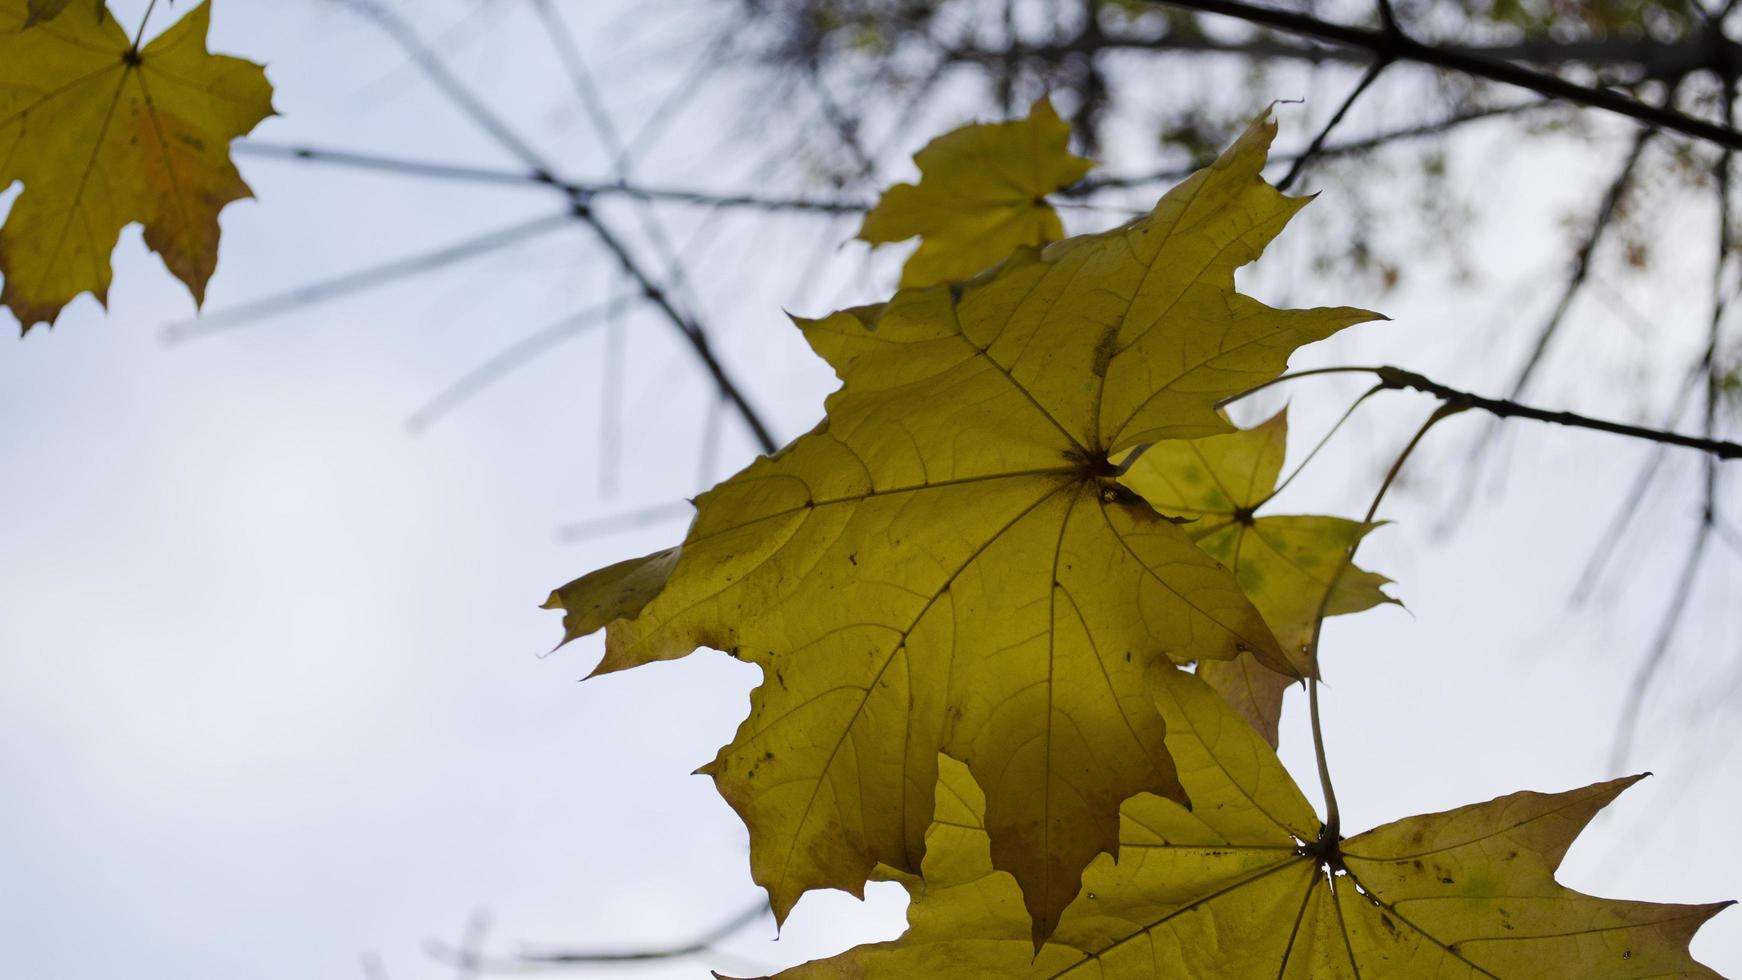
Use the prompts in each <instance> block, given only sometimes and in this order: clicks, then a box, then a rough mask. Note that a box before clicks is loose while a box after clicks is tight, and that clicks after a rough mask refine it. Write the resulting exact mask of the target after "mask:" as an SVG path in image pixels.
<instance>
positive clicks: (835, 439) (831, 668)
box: [550, 119, 1375, 942]
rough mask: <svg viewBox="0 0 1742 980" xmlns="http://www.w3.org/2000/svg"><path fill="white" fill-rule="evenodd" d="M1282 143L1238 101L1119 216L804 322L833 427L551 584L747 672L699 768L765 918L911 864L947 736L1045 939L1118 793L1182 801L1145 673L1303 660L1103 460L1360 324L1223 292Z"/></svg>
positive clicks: (1184, 423)
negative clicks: (1234, 121) (1308, 346)
mask: <svg viewBox="0 0 1742 980" xmlns="http://www.w3.org/2000/svg"><path fill="white" fill-rule="evenodd" d="M1274 134H1275V126H1274V124H1273V123H1271V122H1270V121H1269V120H1268V119H1261V120H1259V121H1258V122H1255V123H1254V124H1253V125H1252V127H1251V128H1250V129H1249V130H1248V131H1247V132H1246V134H1245V135H1244V136H1242V137H1241V139H1240V140H1239V141H1238V142H1237V143H1236V144H1235V145H1234V146H1233V147H1232V148H1230V149H1229V150H1228V151H1227V152H1226V153H1225V154H1224V155H1223V156H1222V158H1221V159H1220V160H1218V161H1217V162H1216V163H1215V164H1214V165H1213V166H1211V167H1207V168H1205V169H1204V170H1201V171H1199V172H1198V173H1197V174H1195V175H1193V176H1192V177H1191V178H1189V179H1188V180H1187V181H1186V182H1185V183H1183V184H1181V185H1180V186H1179V187H1177V188H1175V189H1174V190H1173V191H1171V192H1169V193H1168V195H1167V196H1166V197H1164V198H1163V199H1162V200H1161V201H1160V203H1158V204H1157V205H1156V207H1155V210H1154V211H1153V212H1152V213H1151V214H1149V215H1147V216H1145V217H1142V218H1139V219H1137V220H1135V221H1132V222H1131V223H1129V224H1126V225H1124V226H1121V227H1119V228H1116V229H1113V230H1112V231H1109V232H1106V233H1104V234H1099V235H1088V236H1081V237H1078V238H1073V239H1069V240H1066V241H1063V242H1058V243H1054V244H1053V245H1051V246H1048V247H1047V248H1046V249H1045V250H1044V251H1042V252H1038V253H1037V252H1034V251H1032V250H1029V251H1022V252H1018V253H1017V254H1016V255H1015V256H1013V257H1012V258H1011V259H1010V260H1009V261H1007V262H1006V263H1004V264H1003V265H1002V266H1000V267H999V268H998V269H997V270H996V271H995V272H993V273H989V274H987V275H986V276H984V277H982V278H980V279H978V280H976V281H973V282H970V283H968V284H966V285H965V286H961V287H932V288H926V289H913V290H904V291H902V292H901V293H899V294H897V295H896V297H895V298H894V299H893V300H891V301H890V302H889V303H887V304H885V305H882V306H876V307H863V308H858V309H854V310H848V311H845V312H842V313H837V314H834V315H833V316H830V317H827V318H824V319H821V320H801V321H799V325H800V327H801V329H802V330H803V331H804V334H805V337H806V338H807V339H808V340H809V341H810V343H811V346H812V347H813V348H815V350H816V351H817V353H819V354H820V355H822V356H823V357H824V358H825V359H827V360H828V361H829V363H830V364H831V365H833V366H834V368H835V370H836V372H837V373H838V374H839V375H840V377H841V379H842V387H841V389H840V390H839V391H837V392H835V393H834V394H833V395H831V396H830V397H829V399H828V401H827V417H826V418H825V419H824V421H823V422H822V423H820V424H819V425H818V426H817V427H816V428H815V429H814V430H813V431H812V432H811V433H809V434H808V435H805V436H803V437H801V438H799V439H798V440H797V441H795V442H794V443H792V444H791V445H790V446H788V447H787V448H786V449H784V450H782V451H781V452H779V453H777V454H775V455H773V456H771V457H766V458H763V459H759V460H757V461H756V462H755V463H753V464H751V465H750V466H749V467H748V468H747V469H745V470H744V471H743V472H741V473H739V474H738V475H736V476H734V477H732V478H731V479H729V480H727V481H725V482H724V483H722V484H720V485H719V486H717V487H715V488H714V489H712V490H710V491H708V492H707V493H705V494H702V495H701V496H700V497H699V498H698V499H697V501H696V505H697V514H696V518H695V521H694V523H693V524H692V526H691V527H690V530H689V534H688V536H687V537H686V538H685V540H684V543H683V544H682V546H681V549H679V550H678V551H676V552H669V551H668V552H662V553H660V554H658V555H653V556H649V557H648V558H645V559H637V560H634V561H630V562H624V563H620V564H618V565H614V566H612V567H611V568H608V569H604V570H601V571H599V572H595V573H594V574H592V575H589V576H586V577H583V578H581V579H579V580H577V581H575V582H573V583H570V584H569V585H567V586H564V587H563V588H561V589H559V590H557V592H556V593H555V594H553V596H552V597H551V602H550V605H552V606H555V607H560V608H562V609H564V610H566V611H567V613H568V615H567V616H566V617H565V627H566V631H567V636H568V638H571V639H572V638H573V637H575V636H578V635H582V634H584V633H587V632H590V631H592V630H595V629H598V628H599V627H600V626H601V625H604V626H606V627H607V639H606V652H605V657H604V660H603V661H602V662H601V663H600V665H599V667H598V670H597V671H596V672H606V671H613V670H620V669H623V668H626V667H632V666H636V665H638V664H645V663H649V662H652V661H656V660H667V659H672V658H675V657H681V656H683V655H685V654H688V653H689V652H690V651H691V650H693V649H695V648H696V647H698V646H711V647H715V648H717V649H721V650H727V651H730V652H732V653H733V654H734V655H735V656H738V657H740V658H742V659H744V660H747V661H750V662H753V663H756V664H758V665H760V666H761V667H762V670H763V682H762V684H761V686H760V687H758V688H757V689H756V691H755V692H754V694H753V695H752V699H751V712H750V716H749V718H748V719H747V720H746V721H745V722H744V724H743V726H742V727H741V728H740V729H739V731H738V734H737V736H736V738H735V739H734V740H733V741H732V742H731V744H729V745H727V746H726V747H725V748H723V749H722V750H721V751H720V754H719V756H718V757H717V758H716V759H715V760H714V762H712V763H711V764H709V765H708V766H707V767H706V768H705V771H706V772H708V773H710V774H711V775H712V776H713V777H714V780H715V783H716V785H717V787H718V788H719V790H720V792H721V793H722V794H723V795H724V796H725V797H726V799H727V801H728V802H730V803H731V805H732V806H733V807H734V808H735V809H736V810H737V811H738V813H739V814H740V815H741V816H742V817H743V818H744V820H745V823H746V824H747V825H748V827H749V829H750V837H751V869H752V872H753V874H754V876H755V878H756V880H757V881H758V882H760V883H761V884H762V885H764V886H765V887H766V888H767V889H768V891H769V895H770V899H771V901H772V903H773V907H774V910H775V912H776V914H777V915H779V916H782V917H784V916H785V915H786V913H787V912H788V911H789V910H790V909H791V908H792V906H793V903H794V902H796V901H797V899H798V897H799V895H800V894H802V893H803V892H805V891H807V890H809V889H813V888H826V887H832V888H842V889H846V890H848V891H850V892H853V893H855V894H858V893H860V892H861V891H862V889H863V885H864V883H865V881H866V880H867V879H868V877H869V876H870V874H871V873H872V871H873V869H874V868H875V867H876V866H877V865H879V864H883V865H888V866H891V867H894V868H898V869H902V870H905V871H910V872H916V871H918V870H919V868H920V863H921V859H922V856H923V854H924V852H925V832H926V829H927V827H929V826H930V825H931V822H932V818H933V813H934V806H933V800H934V792H935V789H936V786H937V759H938V752H939V751H940V750H941V751H943V752H945V753H947V754H949V755H950V756H953V757H955V758H957V759H961V760H963V761H964V762H966V763H967V764H968V766H969V767H970V768H971V769H972V770H973V772H974V775H975V778H976V779H977V780H979V781H980V784H981V785H982V786H984V787H985V788H986V795H987V827H988V830H989V832H990V835H991V840H992V856H993V861H994V863H995V864H996V865H997V866H998V867H999V868H1001V869H1004V870H1007V871H1009V872H1010V873H1011V874H1013V875H1014V876H1015V878H1016V880H1017V881H1018V882H1019V883H1020V885H1021V887H1022V892H1023V896H1024V899H1025V901H1026V903H1027V907H1028V910H1029V912H1030V913H1031V914H1032V917H1033V923H1034V925H1033V930H1034V938H1035V940H1036V941H1037V942H1038V941H1039V940H1040V939H1042V938H1044V937H1045V936H1046V935H1048V934H1050V933H1051V932H1052V929H1053V927H1054V926H1055V925H1056V923H1057V919H1058V914H1059V912H1060V911H1061V910H1063V908H1064V907H1065V906H1066V905H1067V904H1069V903H1070V901H1071V899H1072V898H1073V897H1074V896H1075V895H1076V894H1077V891H1078V887H1079V878H1080V876H1081V873H1082V869H1083V868H1084V867H1085V866H1086V865H1087V864H1088V863H1089V861H1090V860H1091V859H1092V858H1093V857H1094V856H1095V855H1096V854H1098V853H1101V852H1104V851H1111V850H1113V849H1114V848H1115V847H1116V846H1117V843H1118V831H1119V805H1120V803H1121V802H1123V801H1124V800H1125V799H1126V798H1128V797H1130V796H1132V795H1134V794H1136V793H1139V792H1144V791H1150V792H1156V793H1161V794H1164V795H1169V796H1172V797H1173V798H1175V799H1184V793H1183V792H1182V790H1181V788H1180V785H1179V782H1178V778H1177V776H1176V773H1175V766H1174V762H1173V759H1172V758H1171V757H1170V756H1169V754H1168V751H1167V747H1166V743H1165V740H1164V736H1165V731H1164V727H1163V724H1162V720H1161V717H1160V716H1159V715H1157V714H1156V712H1155V710H1154V707H1153V705H1152V702H1151V699H1150V697H1149V695H1148V693H1147V688H1146V685H1145V681H1144V677H1145V672H1146V670H1147V669H1148V667H1149V666H1150V665H1152V664H1154V663H1156V662H1163V663H1165V662H1168V661H1169V660H1170V659H1171V660H1173V661H1177V662H1181V663H1184V662H1187V661H1202V660H1215V659H1228V658H1231V657H1234V656H1236V655H1237V654H1240V653H1243V652H1250V653H1252V654H1253V655H1254V656H1256V657H1257V658H1258V659H1259V660H1261V661H1262V662H1264V663H1266V664H1268V665H1269V666H1270V667H1271V668H1272V669H1274V670H1277V671H1281V672H1285V673H1290V674H1299V673H1301V672H1303V671H1304V670H1305V669H1307V666H1306V662H1305V661H1304V660H1303V659H1300V658H1296V659H1293V660H1291V659H1290V657H1289V656H1288V654H1287V652H1286V651H1283V650H1281V649H1279V648H1278V646H1277V644H1276V642H1275V640H1274V639H1273V638H1272V637H1271V634H1270V631H1269V629H1268V628H1267V627H1266V626H1265V623H1264V621H1263V619H1262V617H1261V616H1260V614H1259V613H1258V611H1257V610H1256V609H1254V608H1253V606H1252V604H1251V603H1250V602H1249V601H1248V600H1247V599H1246V597H1245V596H1244V595H1243V594H1242V593H1241V591H1240V588H1239V586H1238V585H1237V584H1236V582H1235V580H1234V577H1233V575H1232V574H1231V573H1230V572H1229V571H1228V570H1227V569H1226V568H1224V567H1223V566H1222V565H1220V564H1219V563H1217V562H1216V561H1214V560H1213V559H1212V558H1211V557H1210V556H1208V555H1207V554H1205V553H1204V552H1203V551H1202V550H1200V549H1199V548H1198V547H1197V546H1196V545H1195V544H1194V543H1193V542H1192V540H1191V539H1190V538H1189V537H1188V536H1187V534H1186V533H1185V532H1184V531H1183V530H1181V528H1180V527H1178V526H1176V525H1175V524H1174V523H1172V522H1170V521H1168V520H1165V519H1163V518H1162V517H1161V516H1160V515H1158V514H1157V513H1156V511H1155V510H1154V509H1153V508H1152V507H1150V506H1149V505H1148V504H1147V503H1145V502H1144V501H1143V499H1142V498H1141V497H1139V496H1138V495H1137V494H1135V493H1133V492H1131V491H1130V490H1128V489H1126V488H1125V487H1123V486H1122V485H1120V484H1119V482H1118V481H1117V479H1116V475H1117V468H1116V467H1115V466H1114V464H1113V463H1111V462H1110V459H1111V458H1115V457H1119V456H1121V454H1124V453H1125V452H1126V451H1127V450H1131V449H1132V448H1133V447H1136V446H1139V445H1141V444H1144V443H1149V442H1153V441H1155V440H1158V439H1170V438H1192V437H1201V436H1208V435H1211V434H1215V433H1219V432H1225V431H1227V430H1228V429H1229V428H1230V426H1229V425H1228V423H1227V421H1226V420H1225V419H1223V417H1222V416H1221V415H1220V414H1219V413H1218V412H1217V411H1216V408H1215V405H1216V402H1217V400H1218V399H1221V398H1223V397H1226V396H1228V395H1231V394H1234V393H1236V392H1239V391H1242V390H1245V389H1246V388H1249V387H1251V386H1253V385H1256V384H1259V383H1262V382H1264V381H1267V380H1269V379H1270V378H1273V377H1275V376H1276V375H1277V374H1279V373H1280V372H1281V371H1282V370H1283V369H1284V368H1285V366H1286V363H1287V360H1288V356H1289V354H1290V353H1291V352H1292V351H1293V350H1294V349H1295V348H1296V347H1298V346H1300V345H1301V344H1304V343H1308V342H1310V341H1314V340H1318V339H1320V338H1323V337H1326V336H1329V335H1330V334H1333V333H1335V332H1337V331H1338V330H1341V329H1343V328H1344V327H1347V326H1349V325H1351V324H1354V323H1359V322H1363V321H1366V320H1370V319H1373V318H1374V316H1375V315H1374V314H1372V313H1368V312H1366V311H1364V310H1356V309H1348V308H1338V309H1316V310H1277V309H1272V308H1270V307H1267V306H1265V305H1263V304H1262V303H1259V302H1257V301H1256V300H1253V299H1251V298H1249V297H1246V296H1242V295H1240V294H1239V293H1237V292H1236V291H1235V289H1234V270H1235V269H1236V268H1237V267H1239V266H1241V265H1244V264H1245V263H1247V262H1250V261H1252V260H1253V259H1255V258H1257V257H1258V254H1259V253H1260V252H1261V251H1262V250H1263V248H1264V246H1265V244H1267V243H1268V242H1269V241H1270V239H1271V238H1273V237H1274V236H1275V235H1276V234H1277V233H1278V232H1279V231H1280V230H1281V229H1282V227H1283V225H1284V224H1285V223H1286V222H1287V221H1288V219H1289V217H1290V216H1292V215H1293V214H1294V213H1295V212H1296V211H1298V210H1299V209H1300V208H1301V207H1302V206H1303V205H1304V204H1305V200H1304V199H1301V198H1289V197H1285V196H1284V195H1282V194H1281V193H1279V192H1278V191H1276V190H1275V189H1274V188H1272V187H1271V186H1270V185H1268V184H1266V183H1264V181H1263V180H1262V178H1261V177H1260V176H1259V171H1260V169H1261V168H1262V167H1263V165H1264V160H1265V154H1266V151H1267V149H1268V147H1269V145H1270V141H1271V138H1272V137H1273V135H1274ZM655 586H658V587H657V588H656V587H655Z"/></svg>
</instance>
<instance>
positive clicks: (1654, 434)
mask: <svg viewBox="0 0 1742 980" xmlns="http://www.w3.org/2000/svg"><path fill="white" fill-rule="evenodd" d="M1322 374H1371V375H1373V376H1375V377H1377V378H1378V379H1379V381H1380V384H1381V386H1382V387H1385V388H1392V389H1396V390H1400V391H1401V390H1404V389H1410V390H1413V391H1419V392H1422V393H1424V394H1429V395H1433V396H1434V397H1435V398H1438V399H1440V400H1441V401H1443V402H1445V403H1446V404H1447V405H1455V406H1459V407H1460V408H1474V409H1479V410H1481V411H1484V412H1487V413H1488V414H1490V415H1498V416H1500V417H1501V418H1518V419H1533V420H1535V421H1538V422H1552V423H1554V424H1556V425H1565V426H1570V427H1572V428H1575V429H1592V430H1594V431H1597V432H1608V433H1611V434H1613V435H1618V436H1627V437H1629V438H1632V439H1644V440H1646V441H1648V442H1661V443H1666V444H1668V445H1672V446H1685V447H1687V448H1689V449H1698V450H1700V451H1702V452H1706V453H1711V454H1712V455H1713V456H1715V457H1717V458H1719V459H1742V444H1739V443H1734V442H1726V441H1724V440H1722V439H1710V438H1704V437H1701V436H1689V435H1683V434H1681V433H1679V432H1666V431H1663V430H1661V429H1649V428H1646V427H1644V426H1640V425H1628V424H1627V423H1625V422H1611V421H1608V420H1607V419H1596V418H1591V417H1590V416H1587V415H1579V414H1577V413H1576V412H1560V411H1550V410H1548V409H1542V408H1533V407H1531V406H1529V405H1521V404H1519V403H1518V402H1515V401H1509V400H1507V399H1504V398H1485V397H1483V396H1481V395H1477V394H1472V393H1471V392H1468V391H1460V390H1459V389H1457V388H1453V387H1451V386H1450V385H1443V384H1440V383H1439V382H1437V381H1434V380H1432V379H1430V378H1428V377H1426V376H1424V375H1420V374H1416V373H1415V372H1414V371H1405V370H1404V369H1402V368H1396V367H1383V366H1382V367H1366V366H1362V367H1354V366H1350V367H1326V368H1314V369H1312V370H1310V371H1297V372H1295V373H1293V374H1285V375H1282V376H1281V377H1278V378H1273V379H1271V380H1270V381H1266V382H1265V383H1264V384H1261V385H1258V386H1256V387H1253V388H1248V389H1247V390H1245V391H1243V392H1241V393H1240V394H1238V395H1234V396H1232V397H1229V398H1225V399H1223V400H1222V401H1221V402H1219V403H1218V404H1219V405H1229V404H1232V403H1234V402H1236V401H1239V400H1240V399H1242V398H1246V397H1248V396H1250V395H1254V394H1256V393H1258V392H1260V391H1263V390H1264V389H1266V388H1268V387H1270V386H1271V385H1275V384H1280V383H1282V382H1284V381H1294V380H1297V379H1299V378H1308V377H1313V376H1315V375H1322Z"/></svg>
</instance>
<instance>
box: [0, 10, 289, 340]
mask: <svg viewBox="0 0 1742 980" xmlns="http://www.w3.org/2000/svg"><path fill="white" fill-rule="evenodd" d="M55 6H56V5H55V4H42V3H39V2H36V0H0V187H3V186H5V185H7V184H10V183H12V182H13V181H23V183H24V190H23V192H22V193H21V194H20V195H19V196H18V199H17V200H16V201H14V202H13V205H12V211H11V214H9V215H8V216H7V219H6V224H5V226H4V227H0V278H3V279H4V284H3V285H0V305H5V306H7V307H10V308H11V310H12V312H13V314H14V315H16V316H17V317H18V321H19V324H20V325H21V326H22V327H23V328H24V329H25V330H29V329H30V327H31V326H32V325H34V324H37V323H52V322H53V321H54V319H55V317H56V316H58V315H59V313H60V310H61V308H62V307H64V306H65V305H66V304H67V303H68V302H70V301H71V300H72V299H73V297H75V296H77V295H78V294H80V293H83V292H90V293H93V294H95V295H96V297H97V299H98V300H99V301H103V300H104V299H105V298H106V297H107V295H108V290H109V281H110V278H111V275H112V273H111V270H110V267H109V254H110V253H111V252H112V251H114V248H115V242H116V240H117V239H118V238H119V237H120V234H121V229H122V228H124V227H126V226H127V225H128V224H130V223H132V222H135V221H137V222H141V223H143V224H144V225H145V243H146V244H147V245H149V246H150V247H151V248H152V249H153V250H154V251H156V252H157V253H158V254H159V255H161V256H162V257H163V261H164V264H165V265H167V266H168V267H169V270H170V271H171V272H172V273H174V274H175V276H176V278H178V279H180V280H181V281H182V282H184V283H186V284H187V286H188V288H189V289H190V290H192V292H193V294H194V298H195V299H196V300H201V299H203V298H204V296H205V289H206V281H207V280H208V279H210V278H211V275H212V270H213V269H214V268H215V267H216V265H217V249H218V212H219V211H220V210H222V209H223V207H224V206H225V205H226V204H228V203H230V202H231V201H234V200H237V199H239V198H243V197H247V196H249V190H248V185H247V184H245V183H243V182H242V177H241V175H240V174H238V173H237V172H236V168H235V166H234V165H232V164H231V162H230V156H229V149H230V140H232V139H234V138H235V137H238V136H241V135H243V134H245V133H247V132H248V131H249V130H251V129H253V128H254V126H255V124H256V123H258V122H260V120H262V119H264V118H266V117H267V116H270V115H272V90H271V87H270V86H269V85H268V84H267V82H266V75H265V72H263V71H262V70H261V68H260V66H259V65H256V64H253V63H251V62H247V61H243V60H240V59H238V58H228V57H223V56H219V55H212V54H208V53H207V52H206V48H205V38H206V27H207V23H208V20H209V17H210V11H209V8H208V7H207V6H206V5H205V4H201V5H199V6H197V7H195V8H194V9H192V10H190V11H189V12H188V14H187V15H186V16H185V17H183V18H182V19H181V20H180V21H179V22H177V23H176V24H174V25H173V26H171V27H170V28H169V29H168V30H166V31H164V32H163V33H162V34H160V35H159V36H158V37H157V38H155V39H153V40H152V41H151V43H150V44H147V45H146V46H145V47H144V48H143V49H142V50H136V49H135V48H134V46H133V42H132V41H130V40H128V38H127V34H126V32H125V31H123V30H122V29H121V26H120V25H119V24H117V23H116V22H115V19H114V18H113V17H112V16H110V15H109V14H108V12H107V11H106V10H104V9H103V8H101V7H100V6H99V7H97V8H95V9H93V7H92V6H91V5H90V4H87V3H76V4H71V5H65V4H61V5H60V6H61V7H63V8H64V9H59V10H56V9H53V8H54V7H55ZM48 17H53V20H46V18H48ZM38 21H41V22H38ZM26 28H28V30H27V29H26Z"/></svg>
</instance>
